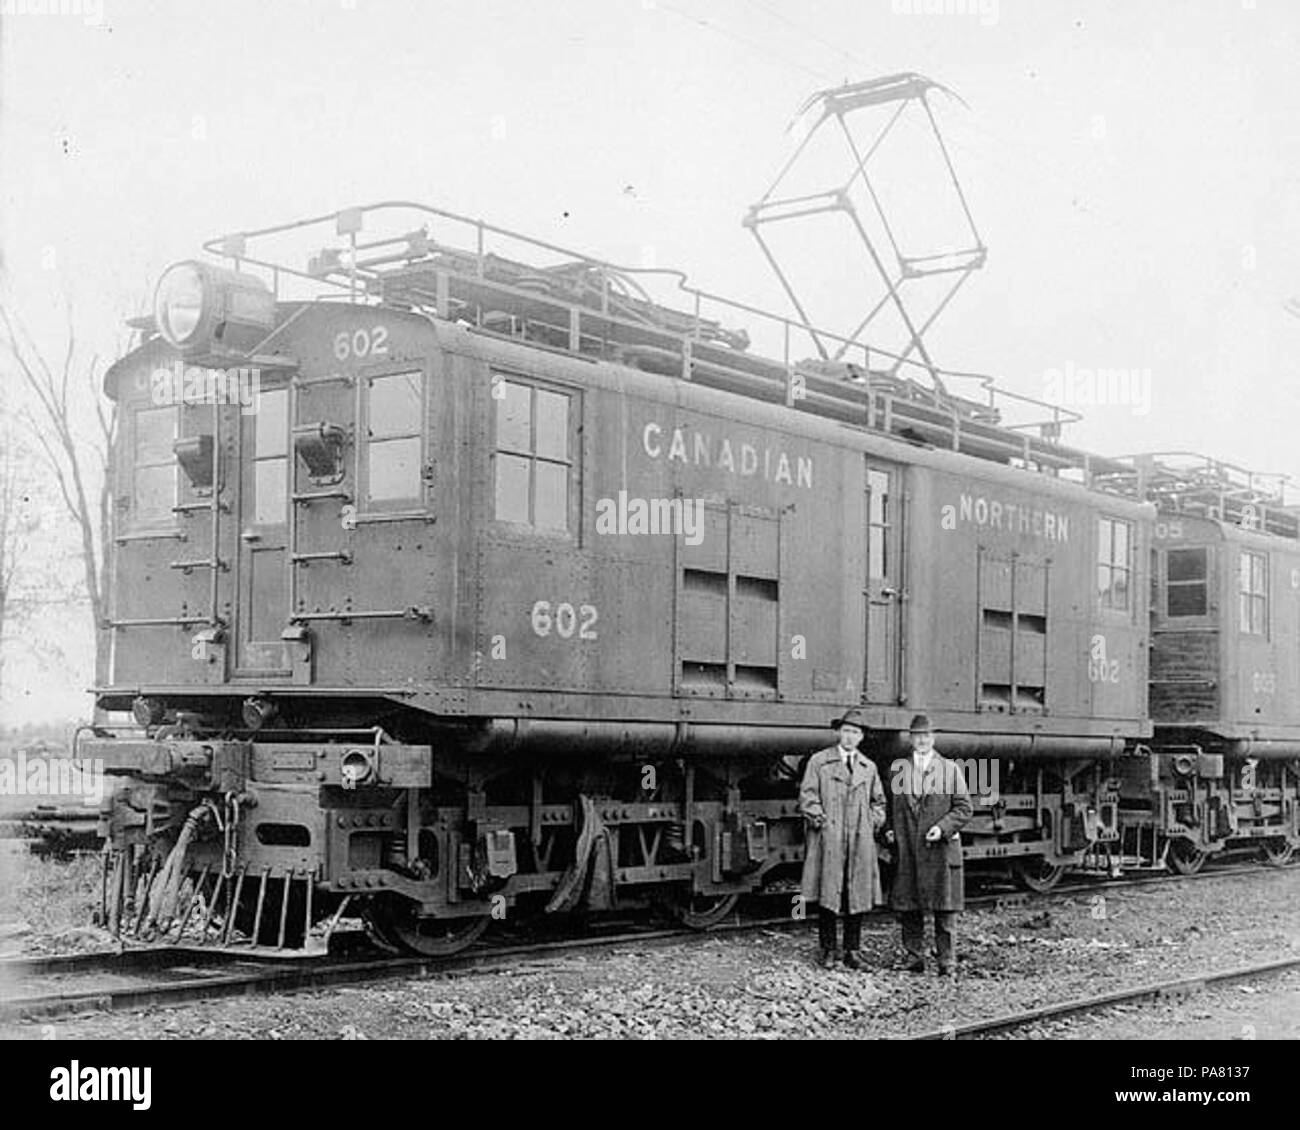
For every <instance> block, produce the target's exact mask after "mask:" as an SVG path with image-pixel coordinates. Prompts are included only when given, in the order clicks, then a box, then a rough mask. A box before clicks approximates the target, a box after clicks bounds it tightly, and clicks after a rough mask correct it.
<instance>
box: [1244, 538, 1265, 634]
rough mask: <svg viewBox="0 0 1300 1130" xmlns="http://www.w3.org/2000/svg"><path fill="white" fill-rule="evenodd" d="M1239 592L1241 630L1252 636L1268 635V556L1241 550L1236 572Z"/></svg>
mask: <svg viewBox="0 0 1300 1130" xmlns="http://www.w3.org/2000/svg"><path fill="white" fill-rule="evenodd" d="M1238 577H1239V580H1240V584H1239V586H1238V587H1239V590H1240V593H1241V630H1242V631H1243V632H1247V633H1249V634H1250V635H1252V636H1266V635H1268V558H1267V557H1265V556H1264V555H1263V554H1262V553H1249V552H1246V551H1243V552H1242V554H1241V564H1240V569H1239V572H1238Z"/></svg>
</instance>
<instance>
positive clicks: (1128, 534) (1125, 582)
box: [1097, 518, 1133, 612]
mask: <svg viewBox="0 0 1300 1130" xmlns="http://www.w3.org/2000/svg"><path fill="white" fill-rule="evenodd" d="M1132 574H1133V523H1132V522H1125V521H1122V520H1121V519H1118V518H1099V519H1098V520H1097V594H1098V598H1099V601H1100V603H1101V607H1102V608H1109V609H1114V610H1115V611H1119V612H1127V611H1128V608H1129V592H1130V590H1131V588H1132V584H1131V582H1132Z"/></svg>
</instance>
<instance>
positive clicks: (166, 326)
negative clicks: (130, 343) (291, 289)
mask: <svg viewBox="0 0 1300 1130" xmlns="http://www.w3.org/2000/svg"><path fill="white" fill-rule="evenodd" d="M153 316H154V321H155V323H156V324H157V326H158V332H159V333H161V334H162V335H163V337H164V338H165V339H166V340H167V343H168V344H169V345H172V346H174V347H175V348H177V349H179V350H181V351H182V352H183V353H185V354H186V355H187V356H193V355H195V354H199V353H207V352H212V351H214V350H225V351H230V352H237V351H239V350H241V349H247V348H250V347H251V346H252V345H254V344H255V343H256V342H258V341H260V340H261V339H262V338H264V337H265V336H266V333H267V331H269V330H270V329H271V327H272V326H274V325H275V296H274V295H273V294H272V293H271V292H270V291H269V290H267V289H266V286H265V285H264V284H263V283H262V280H261V279H258V278H255V277H253V276H252V275H246V274H243V273H242V272H239V271H228V270H226V269H224V268H222V267H214V266H212V265H211V264H209V263H199V262H197V261H195V260H192V259H190V260H186V261H184V262H182V263H175V264H173V265H172V266H170V267H168V268H167V270H166V271H164V272H163V276H162V278H160V279H159V280H158V288H157V290H155V291H154V300H153Z"/></svg>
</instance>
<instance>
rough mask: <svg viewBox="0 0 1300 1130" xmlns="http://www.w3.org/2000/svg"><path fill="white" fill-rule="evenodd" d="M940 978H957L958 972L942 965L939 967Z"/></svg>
mask: <svg viewBox="0 0 1300 1130" xmlns="http://www.w3.org/2000/svg"><path fill="white" fill-rule="evenodd" d="M939 976H940V977H955V976H957V970H955V969H954V968H953V967H952V966H951V965H941V966H939Z"/></svg>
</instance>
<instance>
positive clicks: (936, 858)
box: [885, 714, 974, 975]
mask: <svg viewBox="0 0 1300 1130" xmlns="http://www.w3.org/2000/svg"><path fill="white" fill-rule="evenodd" d="M910 729H911V741H912V754H911V757H910V758H900V759H899V760H897V761H895V762H894V764H893V766H892V768H891V770H890V782H889V784H890V794H891V797H892V803H891V817H892V820H891V823H892V827H891V828H890V830H889V831H888V832H886V833H885V838H886V841H887V842H890V843H893V844H895V850H896V854H897V871H896V873H895V876H894V887H893V890H892V892H891V894H890V905H891V906H892V907H893V908H894V910H895V911H897V913H898V916H899V920H900V922H901V924H902V930H903V947H904V948H905V949H906V950H907V956H908V966H907V968H908V969H909V970H911V971H912V972H913V973H924V972H925V950H924V944H925V912H926V911H930V912H932V913H933V915H934V943H935V950H936V952H937V954H938V958H939V973H940V974H941V975H950V974H952V973H954V972H956V961H957V954H956V946H955V942H954V938H953V933H954V930H955V927H956V920H957V912H958V911H959V910H961V909H962V907H963V906H964V898H965V894H964V891H963V880H964V875H963V871H962V856H961V835H960V832H961V829H962V826H963V825H964V824H965V823H966V821H967V820H969V819H970V818H971V815H972V813H973V812H974V809H973V808H972V807H971V802H970V794H969V793H967V791H966V781H965V778H963V776H962V772H961V767H960V766H958V765H957V764H956V763H954V762H952V761H949V760H948V759H947V758H945V757H941V756H940V755H939V754H938V753H937V752H936V751H935V748H934V727H933V726H931V725H930V719H929V718H927V717H926V716H925V715H924V714H918V715H916V717H915V718H913V719H912V724H911V727H910Z"/></svg>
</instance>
